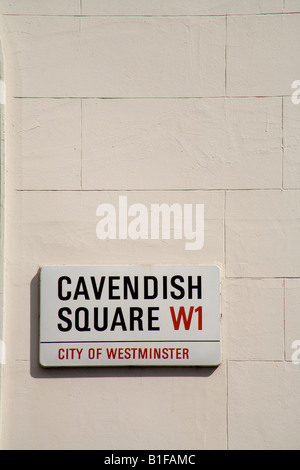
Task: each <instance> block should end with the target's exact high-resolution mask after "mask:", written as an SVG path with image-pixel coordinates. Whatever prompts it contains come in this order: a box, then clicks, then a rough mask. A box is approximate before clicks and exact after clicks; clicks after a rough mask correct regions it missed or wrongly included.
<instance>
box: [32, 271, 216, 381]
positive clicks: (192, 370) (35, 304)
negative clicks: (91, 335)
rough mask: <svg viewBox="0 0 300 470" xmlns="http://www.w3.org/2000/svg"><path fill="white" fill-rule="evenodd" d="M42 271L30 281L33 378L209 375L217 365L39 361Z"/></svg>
mask: <svg viewBox="0 0 300 470" xmlns="http://www.w3.org/2000/svg"><path fill="white" fill-rule="evenodd" d="M39 315H40V271H38V272H37V274H36V275H35V276H34V278H33V279H32V281H31V284H30V373H31V376H32V377H34V378H39V379H51V378H71V377H81V378H82V377H209V376H210V375H212V374H213V373H214V371H215V370H216V369H217V368H216V367H70V368H67V367H51V368H44V367H41V365H40V364H39Z"/></svg>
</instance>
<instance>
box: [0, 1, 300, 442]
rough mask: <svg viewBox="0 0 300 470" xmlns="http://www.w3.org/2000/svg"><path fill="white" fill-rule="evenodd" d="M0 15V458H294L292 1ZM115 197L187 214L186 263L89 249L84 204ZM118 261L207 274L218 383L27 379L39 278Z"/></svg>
mask: <svg viewBox="0 0 300 470" xmlns="http://www.w3.org/2000/svg"><path fill="white" fill-rule="evenodd" d="M0 11H1V14H2V16H1V29H2V45H3V49H4V59H5V80H6V86H7V105H6V123H5V140H6V148H5V182H6V214H7V216H6V225H5V240H6V242H5V309H4V338H5V345H6V365H5V366H4V370H3V374H2V384H1V385H2V402H1V431H2V432H1V447H2V448H3V449H97V448H98V449H128V448H129V449H141V448H142V449H245V448H251V449H279V448H284V449H290V448H297V449H299V448H300V365H296V364H294V363H293V362H295V358H296V359H297V358H298V357H299V359H300V354H299V356H298V355H297V350H293V348H292V345H293V343H294V341H295V340H300V321H299V313H300V249H299V232H300V159H299V152H300V138H299V136H300V105H298V106H297V105H296V104H293V102H292V99H291V97H292V93H293V92H294V90H293V89H292V83H293V82H294V81H295V80H300V50H299V49H300V46H299V44H300V41H299V35H300V2H299V1H298V0H283V1H282V0H261V1H258V0H257V1H255V0H250V1H249V0H247V1H244V0H238V1H236V0H228V1H224V0H222V1H221V0H159V1H158V0H81V1H80V0H63V1H62V0H52V1H51V2H46V1H44V0H1V2H0ZM298 88H300V87H298ZM119 195H127V196H128V201H129V202H132V203H137V202H140V203H143V204H145V205H148V206H150V204H151V203H163V202H166V203H169V204H171V203H175V202H176V203H180V204H184V203H194V204H196V203H201V204H205V243H204V248H203V249H202V250H200V251H186V250H185V247H184V241H183V240H162V239H160V240H136V241H134V240H108V241H101V240H99V239H97V237H96V224H97V221H98V219H97V217H96V208H97V206H98V205H99V204H100V203H104V202H111V203H113V204H117V201H118V197H119ZM127 263H130V264H144V263H154V264H198V263H199V264H217V265H218V266H220V268H221V272H222V335H223V362H222V364H221V366H220V367H218V368H216V369H201V368H191V369H183V368H179V369H171V368H167V369H155V368H150V369H142V368H138V369H79V370H77V369H68V370H55V369H49V370H45V369H42V368H41V367H40V366H39V363H38V315H39V268H40V266H42V265H45V264H127ZM294 346H295V345H294ZM293 353H296V354H294V356H293Z"/></svg>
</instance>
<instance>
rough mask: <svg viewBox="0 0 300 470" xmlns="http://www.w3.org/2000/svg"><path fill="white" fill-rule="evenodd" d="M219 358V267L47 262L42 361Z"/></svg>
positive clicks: (210, 362) (152, 362)
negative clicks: (58, 264) (59, 263)
mask: <svg viewBox="0 0 300 470" xmlns="http://www.w3.org/2000/svg"><path fill="white" fill-rule="evenodd" d="M220 362H221V336H220V270H219V268H218V267H217V266H46V267H43V268H42V270H41V305H40V363H41V365H42V366H44V367H74V366H75V367H78V366H85V367H87V366H88V367H91V366H98V367H99V366H100V367H101V366H217V365H219V364H220Z"/></svg>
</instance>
